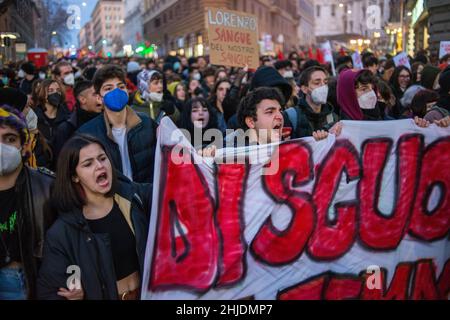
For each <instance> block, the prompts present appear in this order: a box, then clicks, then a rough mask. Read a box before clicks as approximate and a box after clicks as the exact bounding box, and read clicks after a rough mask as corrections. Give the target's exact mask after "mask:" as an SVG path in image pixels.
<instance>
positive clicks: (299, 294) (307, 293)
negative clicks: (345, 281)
mask: <svg viewBox="0 0 450 320" xmlns="http://www.w3.org/2000/svg"><path fill="white" fill-rule="evenodd" d="M328 277H329V276H328V275H319V276H318V277H315V278H314V279H311V278H310V279H308V280H306V281H304V282H302V283H298V284H296V285H294V286H292V287H290V288H287V289H284V290H283V291H281V292H280V293H279V294H278V300H320V299H322V292H323V288H324V286H325V284H326V283H327V282H328Z"/></svg>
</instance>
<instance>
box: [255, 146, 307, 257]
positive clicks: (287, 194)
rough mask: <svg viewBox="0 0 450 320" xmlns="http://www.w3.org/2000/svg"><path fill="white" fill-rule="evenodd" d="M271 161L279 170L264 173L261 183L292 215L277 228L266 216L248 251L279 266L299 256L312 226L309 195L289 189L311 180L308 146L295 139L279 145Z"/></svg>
mask: <svg viewBox="0 0 450 320" xmlns="http://www.w3.org/2000/svg"><path fill="white" fill-rule="evenodd" d="M273 161H278V163H279V166H278V168H279V169H278V170H277V172H276V173H275V174H273V175H265V176H264V179H263V185H264V187H265V188H266V190H267V192H268V193H269V195H271V197H272V198H273V199H274V201H276V202H278V203H285V204H287V205H288V206H289V208H290V209H291V211H292V218H291V222H290V223H289V226H288V227H287V228H286V229H285V230H283V231H279V230H277V229H276V228H275V226H274V225H273V223H272V221H271V217H270V216H269V217H268V218H267V219H266V221H265V222H264V223H263V225H262V227H261V229H260V230H259V231H258V233H257V234H256V236H255V238H254V239H253V242H252V244H251V249H252V251H251V252H252V254H253V255H254V256H255V258H256V259H259V260H261V261H263V262H265V263H267V264H272V265H280V264H286V263H289V262H291V261H293V260H295V259H297V258H298V257H299V256H300V255H301V253H302V251H303V249H304V246H305V244H306V241H307V240H308V238H309V236H310V234H311V232H312V229H313V226H314V214H313V213H314V209H313V206H312V204H311V199H310V195H309V194H308V193H305V192H297V191H294V190H293V188H294V187H296V186H299V185H301V184H305V183H307V182H309V181H311V179H312V178H313V172H312V168H313V164H312V159H311V151H310V149H309V147H308V146H307V145H306V144H304V143H303V142H298V141H296V142H291V143H285V144H282V145H280V146H279V148H278V152H277V151H275V154H274V156H273V157H272V159H271V162H273ZM269 168H270V165H269Z"/></svg>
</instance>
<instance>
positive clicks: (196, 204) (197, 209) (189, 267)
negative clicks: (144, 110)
mask: <svg viewBox="0 0 450 320" xmlns="http://www.w3.org/2000/svg"><path fill="white" fill-rule="evenodd" d="M171 150H172V148H169V147H165V148H163V150H162V160H161V163H162V164H167V165H166V166H165V167H163V168H162V170H161V171H162V172H161V180H160V181H161V184H162V185H160V189H161V190H163V193H162V194H161V197H160V203H159V210H158V213H159V216H158V222H157V229H156V232H157V234H156V243H155V248H154V251H153V259H152V263H153V265H152V268H151V275H150V283H149V289H150V290H152V291H156V290H164V289H165V288H168V287H171V288H174V287H182V288H191V289H193V290H197V291H203V290H207V289H208V288H210V286H211V285H212V284H213V281H214V278H215V275H216V271H217V257H218V254H217V251H218V243H217V235H216V229H215V226H214V217H213V213H214V205H213V200H212V198H211V196H210V194H209V190H208V186H207V185H206V182H205V181H204V178H203V176H202V174H201V172H200V171H199V170H197V168H196V167H195V165H194V164H192V163H185V162H183V161H182V160H181V159H173V157H177V156H180V158H181V155H175V154H173V153H172V152H171ZM174 160H177V161H176V162H175V161H174ZM192 162H193V161H192ZM164 184H165V186H164Z"/></svg>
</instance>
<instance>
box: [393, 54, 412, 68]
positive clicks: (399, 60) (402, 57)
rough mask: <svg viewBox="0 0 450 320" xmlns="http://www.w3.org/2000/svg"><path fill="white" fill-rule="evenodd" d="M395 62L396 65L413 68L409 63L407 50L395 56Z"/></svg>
mask: <svg viewBox="0 0 450 320" xmlns="http://www.w3.org/2000/svg"><path fill="white" fill-rule="evenodd" d="M394 63H395V66H396V67H399V66H405V67H407V68H408V69H409V70H411V65H410V64H409V58H408V56H407V55H406V53H405V52H402V53H399V54H398V55H396V56H395V57H394Z"/></svg>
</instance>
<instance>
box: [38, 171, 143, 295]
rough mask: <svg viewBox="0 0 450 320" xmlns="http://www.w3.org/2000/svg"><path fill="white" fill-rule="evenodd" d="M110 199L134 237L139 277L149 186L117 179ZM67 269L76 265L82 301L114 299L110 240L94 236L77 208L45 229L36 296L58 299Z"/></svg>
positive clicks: (125, 179) (105, 235)
mask: <svg viewBox="0 0 450 320" xmlns="http://www.w3.org/2000/svg"><path fill="white" fill-rule="evenodd" d="M114 200H115V201H116V203H117V204H118V206H119V208H120V211H121V212H122V214H123V215H124V217H125V219H126V220H127V222H128V224H129V225H130V227H131V229H132V230H133V233H134V235H135V238H136V252H137V257H138V261H139V267H140V270H139V271H140V275H141V279H142V274H143V270H144V257H145V248H146V244H147V234H148V222H149V215H150V208H151V185H150V184H136V183H133V182H131V181H129V180H128V179H127V178H122V179H121V180H119V183H118V187H117V190H116V194H115V195H114ZM69 266H78V267H79V270H80V277H81V285H82V287H83V290H84V299H85V300H117V299H118V292H117V284H116V275H115V271H114V262H113V257H112V249H111V241H110V238H109V235H107V234H94V233H93V232H92V231H91V230H90V228H89V225H88V223H87V221H86V219H85V218H84V216H83V213H82V211H81V210H80V209H74V210H72V211H71V212H64V213H60V215H59V217H58V219H57V220H56V222H55V223H54V224H53V226H52V227H51V228H50V229H49V230H48V232H47V236H46V241H45V246H44V258H43V261H42V266H41V269H40V270H39V277H38V280H37V297H38V299H43V300H60V299H64V298H63V297H61V296H59V295H57V292H58V290H59V288H66V287H67V279H68V278H69V277H70V275H71V273H67V270H68V267H69Z"/></svg>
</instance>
